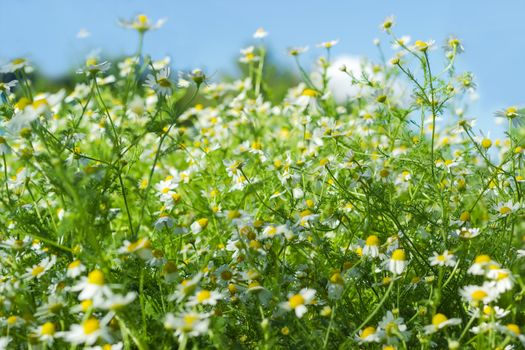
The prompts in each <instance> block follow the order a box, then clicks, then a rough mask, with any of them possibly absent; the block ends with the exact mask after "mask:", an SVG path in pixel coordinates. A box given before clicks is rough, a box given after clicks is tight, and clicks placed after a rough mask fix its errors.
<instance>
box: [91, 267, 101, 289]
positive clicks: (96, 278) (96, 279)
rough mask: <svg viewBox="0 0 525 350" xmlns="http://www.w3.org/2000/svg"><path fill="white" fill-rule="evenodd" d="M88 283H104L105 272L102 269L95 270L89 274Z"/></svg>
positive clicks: (99, 284)
mask: <svg viewBox="0 0 525 350" xmlns="http://www.w3.org/2000/svg"><path fill="white" fill-rule="evenodd" d="M88 283H89V284H96V285H98V286H102V285H104V273H103V272H102V271H100V270H93V271H91V272H90V273H89V275H88Z"/></svg>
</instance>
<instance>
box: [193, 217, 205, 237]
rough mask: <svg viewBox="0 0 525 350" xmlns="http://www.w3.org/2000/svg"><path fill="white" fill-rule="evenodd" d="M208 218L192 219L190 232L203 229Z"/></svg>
mask: <svg viewBox="0 0 525 350" xmlns="http://www.w3.org/2000/svg"><path fill="white" fill-rule="evenodd" d="M208 222H209V220H208V219H207V218H201V219H199V220H196V221H194V222H193V223H192V224H191V226H190V229H191V232H193V233H194V234H198V233H200V232H201V231H202V230H204V229H205V228H206V227H207V226H208Z"/></svg>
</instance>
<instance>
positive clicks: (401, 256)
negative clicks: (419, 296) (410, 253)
mask: <svg viewBox="0 0 525 350" xmlns="http://www.w3.org/2000/svg"><path fill="white" fill-rule="evenodd" d="M407 264H408V262H407V260H406V254H405V251H404V250H403V249H396V250H394V251H393V252H392V255H391V257H390V260H389V261H388V270H389V271H390V272H392V273H393V274H394V275H400V274H402V273H403V271H405V268H406V266H407Z"/></svg>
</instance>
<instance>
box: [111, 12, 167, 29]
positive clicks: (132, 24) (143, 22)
mask: <svg viewBox="0 0 525 350" xmlns="http://www.w3.org/2000/svg"><path fill="white" fill-rule="evenodd" d="M118 23H119V24H120V26H122V27H123V28H126V29H135V30H136V31H138V32H140V33H144V32H147V31H148V30H154V29H159V28H160V27H162V26H163V25H164V23H166V19H165V18H161V19H159V20H157V22H155V23H152V22H150V19H149V18H148V16H146V15H144V14H140V15H138V16H137V17H135V18H134V19H133V20H131V21H128V20H119V22H118Z"/></svg>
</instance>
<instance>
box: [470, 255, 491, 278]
mask: <svg viewBox="0 0 525 350" xmlns="http://www.w3.org/2000/svg"><path fill="white" fill-rule="evenodd" d="M494 264H495V262H494V261H492V259H491V258H490V256H488V255H486V254H481V255H478V256H476V258H475V259H474V263H473V264H472V265H471V266H470V268H469V269H468V271H467V272H468V273H470V274H472V275H484V274H485V271H486V269H487V268H488V267H489V266H490V265H494Z"/></svg>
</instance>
